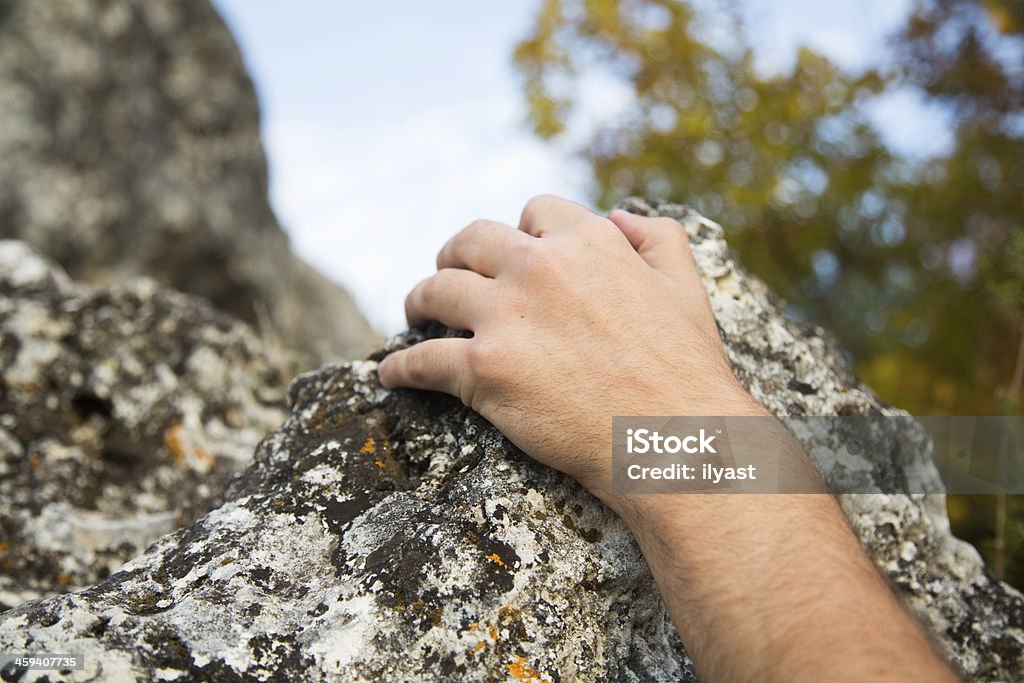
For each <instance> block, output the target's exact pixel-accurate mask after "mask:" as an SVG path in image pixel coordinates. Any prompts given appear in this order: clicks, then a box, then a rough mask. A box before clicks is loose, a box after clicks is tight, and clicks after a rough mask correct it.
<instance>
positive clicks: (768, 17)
mask: <svg viewBox="0 0 1024 683" xmlns="http://www.w3.org/2000/svg"><path fill="white" fill-rule="evenodd" d="M214 4H215V5H216V6H217V7H218V9H219V10H220V11H221V13H222V15H223V16H224V18H225V20H226V21H227V22H228V24H229V26H230V27H231V29H232V30H233V32H234V34H235V37H236V39H237V40H238V42H239V44H240V46H241V49H242V53H243V56H244V58H245V61H246V64H247V66H248V68H249V71H250V73H251V75H252V77H253V81H254V83H255V85H256V90H257V94H258V96H259V99H260V104H261V109H262V133H263V141H264V145H265V147H266V150H267V157H268V161H269V167H270V187H271V203H272V204H273V206H274V209H275V212H276V213H277V217H278V220H279V221H280V222H281V225H282V227H283V228H284V229H285V231H286V232H287V233H288V235H289V236H290V238H291V241H292V245H293V248H294V249H295V251H296V252H297V253H298V254H299V255H300V256H302V257H303V258H305V259H306V260H307V261H309V262H310V263H312V264H313V265H314V266H315V267H317V268H318V269H319V270H321V271H322V272H323V273H325V274H326V275H327V276H329V277H330V278H332V279H334V280H336V281H338V282H340V283H341V284H342V285H344V286H345V287H346V288H347V289H348V290H349V291H350V292H352V293H353V295H354V296H355V299H356V302H357V303H358V305H359V306H360V308H361V310H362V311H363V313H364V314H365V315H366V317H367V318H368V319H369V321H370V323H371V324H372V325H374V327H376V328H377V329H378V330H379V331H380V332H383V333H385V334H390V333H393V332H397V331H399V330H401V329H402V328H404V327H405V320H404V307H403V301H404V299H405V295H406V293H407V292H408V291H409V289H411V288H412V287H413V285H415V284H416V282H418V281H419V280H421V279H423V278H425V277H427V276H429V275H430V274H431V273H432V272H433V271H434V269H435V265H434V258H435V255H436V254H437V251H438V250H439V249H440V248H441V247H442V246H443V244H444V243H445V241H446V240H447V239H448V238H449V237H450V236H451V235H453V234H454V233H455V232H457V231H458V230H459V229H460V228H462V227H463V226H465V225H467V224H468V223H469V222H470V221H472V220H473V219H475V218H488V219H492V220H499V221H502V222H505V223H510V224H512V225H515V224H516V223H517V222H518V217H519V211H520V210H521V208H522V206H523V204H524V203H525V202H526V201H527V200H528V199H529V198H530V197H532V196H534V195H536V194H541V193H554V194H559V195H562V196H565V197H568V198H570V199H574V200H576V201H581V202H583V203H586V199H587V196H588V193H587V175H586V172H585V169H583V168H581V167H580V166H579V165H578V164H575V163H574V162H573V161H572V159H571V155H570V154H569V150H568V149H567V146H566V143H558V144H552V143H550V142H548V143H545V142H541V141H539V140H537V139H536V138H535V137H533V136H532V134H531V133H530V131H529V129H528V128H527V127H526V125H525V116H526V112H525V107H524V103H523V98H522V94H521V91H520V83H519V80H518V78H517V76H516V73H515V71H514V69H513V65H512V62H511V55H512V50H513V48H514V46H515V44H516V42H517V41H518V40H520V39H521V38H522V37H524V36H526V35H527V34H528V32H529V29H530V26H531V23H532V18H533V13H534V11H535V9H536V5H537V2H536V0H531V1H525V0H524V1H516V2H480V1H479V0H476V1H475V2H470V1H469V0H440V1H438V2H433V3H423V2H411V1H409V0H396V1H394V2H388V3H373V2H353V1H351V0H343V1H338V0H290V1H289V2H280V1H279V0H214ZM909 4H910V0H859V1H858V0H831V1H830V2H821V1H820V0H748V1H747V2H746V3H745V7H746V12H747V14H748V17H749V19H750V21H751V25H752V26H755V27H756V29H757V30H756V32H755V33H754V39H755V44H756V46H757V48H758V50H759V54H760V56H761V57H760V58H761V66H762V68H765V69H768V70H772V69H779V68H785V66H786V65H787V64H789V63H791V61H792V59H793V57H794V55H795V53H796V49H797V47H798V46H799V45H800V44H802V43H805V44H808V45H810V46H812V47H814V48H816V49H819V50H821V51H823V52H825V53H826V54H828V55H829V56H830V57H832V58H833V59H835V60H837V61H838V62H840V63H841V64H843V65H847V66H851V67H857V66H862V65H864V64H866V63H867V62H868V60H869V58H870V56H871V55H874V54H878V51H879V50H881V49H882V40H883V39H884V37H885V35H886V34H887V33H889V32H890V31H892V30H893V29H894V28H896V27H897V26H898V25H899V24H900V22H901V20H902V19H903V18H904V16H905V15H906V12H907V11H908V8H909ZM585 90H586V92H585V94H584V95H585V96H584V98H583V101H584V106H585V107H586V108H587V109H588V110H589V113H590V114H591V115H593V116H594V117H595V118H597V119H600V118H601V117H613V116H614V114H615V112H616V111H617V107H618V106H619V103H620V102H622V101H623V100H624V98H623V97H622V93H621V91H619V90H618V89H617V87H616V85H615V84H614V83H610V82H606V81H601V80H593V81H589V82H588V83H587V86H586V89H585ZM875 115H876V119H877V120H878V121H879V123H880V125H881V126H882V129H883V132H884V133H885V134H886V136H887V138H888V139H889V141H890V142H891V143H892V144H893V145H894V146H896V147H897V148H900V149H902V150H904V151H907V152H908V153H922V154H927V153H934V152H936V151H940V150H941V148H942V145H943V144H945V142H944V139H943V136H942V126H941V121H940V120H939V119H940V116H939V115H938V114H936V113H935V112H929V111H926V110H924V109H923V108H922V105H921V104H920V103H919V102H918V101H917V100H916V98H915V97H914V96H913V95H912V94H910V93H899V94H896V95H894V96H891V97H889V98H887V100H885V101H883V102H880V103H879V104H878V105H877V106H876V111H875Z"/></svg>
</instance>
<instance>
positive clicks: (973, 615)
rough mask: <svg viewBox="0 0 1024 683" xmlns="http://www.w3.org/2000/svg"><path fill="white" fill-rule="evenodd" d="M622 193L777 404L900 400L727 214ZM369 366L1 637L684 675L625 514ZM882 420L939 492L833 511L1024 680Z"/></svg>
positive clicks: (924, 615)
mask: <svg viewBox="0 0 1024 683" xmlns="http://www.w3.org/2000/svg"><path fill="white" fill-rule="evenodd" d="M627 208H629V209H630V210H633V211H637V212H640V213H651V214H653V213H659V214H662V215H669V216H672V217H675V218H677V219H679V220H680V221H681V222H682V223H683V224H684V225H685V227H686V229H687V231H688V232H689V234H690V236H691V240H692V244H693V248H694V253H695V257H696V260H697V264H698V267H699V269H700V271H701V274H702V276H703V278H704V282H705V284H706V286H707V289H708V292H709V294H710V296H711V301H712V305H713V308H714V311H715V314H716V317H717V320H718V323H719V326H720V330H721V334H722V337H723V339H724V341H725V344H726V347H727V349H728V352H729V356H730V359H731V361H732V364H733V368H734V370H735V372H736V374H737V376H738V377H739V379H740V380H741V381H742V382H743V383H744V384H745V385H746V386H747V387H748V388H749V389H750V391H751V392H752V393H753V395H754V396H755V397H756V398H758V399H759V400H760V401H762V402H763V403H764V404H765V405H766V406H768V407H769V408H770V409H771V410H772V411H774V412H776V413H777V414H795V415H800V414H807V415H834V414H850V415H878V414H891V415H898V414H902V413H900V412H899V411H897V410H894V409H893V408H891V407H889V406H887V405H885V404H884V403H883V402H882V401H880V400H879V399H878V398H877V397H875V396H874V395H873V394H872V393H871V391H870V390H869V389H867V388H866V387H864V386H862V385H861V384H860V383H859V381H858V380H857V379H856V378H855V377H854V376H853V374H852V373H851V371H850V369H849V367H848V365H847V363H846V361H845V360H844V358H843V355H842V354H841V352H840V351H839V349H838V348H837V346H836V345H835V344H834V343H833V342H832V341H830V340H829V338H828V337H827V335H825V334H824V333H823V332H822V331H821V330H820V329H816V328H812V327H808V326H806V325H803V324H798V323H795V322H792V321H790V320H787V319H786V318H785V317H784V315H783V307H782V306H781V305H780V303H779V302H777V301H776V300H775V299H774V298H773V297H772V296H771V294H770V293H769V292H768V291H767V290H766V288H765V287H764V286H763V285H762V284H761V283H760V282H758V281H757V280H755V279H753V278H751V277H750V276H749V275H747V274H746V273H745V272H744V271H743V269H742V268H741V267H740V266H739V265H738V264H737V263H736V261H735V260H734V258H733V256H732V255H731V254H730V252H729V250H728V248H727V246H726V244H725V240H724V235H723V232H722V229H721V228H720V227H719V226H717V225H716V224H714V223H711V222H710V221H708V220H706V219H704V218H702V217H700V216H698V215H696V214H695V213H692V212H691V211H689V210H687V209H685V208H683V207H679V206H674V205H649V204H646V203H643V202H639V201H631V202H628V203H627ZM418 338H420V337H419V336H418V335H417V334H407V335H404V336H402V337H401V338H399V339H396V340H393V342H392V343H391V347H392V348H393V347H395V346H398V345H402V344H408V343H412V342H415V341H416V340H417V339H418ZM375 368H376V363H375V361H374V360H367V361H362V362H356V363H351V364H346V365H334V366H327V367H324V368H322V369H321V370H319V371H317V372H313V373H309V374H306V375H303V376H301V377H299V378H298V379H297V380H295V381H294V382H293V384H292V386H291V389H290V404H291V410H290V413H289V415H288V417H287V419H286V420H285V422H284V424H283V425H282V426H281V427H280V428H279V429H277V430H276V431H275V432H273V433H272V434H270V435H269V436H268V437H267V438H265V439H264V440H263V441H262V443H261V444H260V446H259V447H258V448H257V449H256V455H255V460H254V462H253V463H252V464H251V465H250V466H249V467H248V468H247V469H246V470H245V471H244V472H243V473H242V474H241V475H240V476H239V477H237V478H236V479H234V480H233V481H232V482H231V483H230V484H229V485H228V487H227V489H226V491H225V492H224V495H223V500H224V501H225V502H224V503H223V504H222V505H221V506H220V507H218V508H216V509H215V510H213V511H211V512H209V513H208V514H206V515H205V516H204V517H202V518H200V519H199V520H198V521H196V522H194V523H193V524H191V525H190V526H187V527H185V528H182V529H179V530H177V531H174V532H173V533H170V534H167V535H165V536H164V537H162V538H161V539H160V540H158V541H157V542H156V543H154V544H153V545H152V546H150V547H149V549H148V550H146V552H145V553H144V554H142V555H140V556H139V557H137V558H135V559H134V560H132V561H131V562H129V563H128V564H126V565H125V566H124V567H122V568H121V570H120V571H118V572H117V573H115V574H113V575H112V576H110V577H109V578H107V579H105V580H103V581H101V582H100V583H98V584H96V585H95V586H93V587H91V588H88V589H86V590H83V591H81V592H78V593H75V594H64V595H57V596H53V597H49V598H46V599H42V600H34V601H30V602H27V603H24V604H21V605H19V606H17V607H15V608H14V609H12V610H10V611H8V612H6V613H3V614H0V651H12V652H13V651H25V652H29V651H49V652H76V653H82V654H84V655H85V657H86V661H87V664H86V668H85V669H84V670H82V671H78V672H75V673H74V674H73V675H74V676H78V677H80V678H82V679H83V680H85V679H90V678H91V677H95V676H97V675H100V676H102V677H103V678H104V679H105V680H131V679H146V680H167V681H170V680H193V679H205V680H209V679H213V680H251V681H259V680H290V679H306V680H314V681H315V680H367V681H376V680H406V681H415V680H436V679H437V678H439V677H442V678H451V679H454V680H505V679H511V680H515V679H519V680H549V681H560V680H562V681H568V680H582V681H663V680H694V679H695V674H694V672H693V668H692V663H691V662H690V660H689V659H688V657H687V655H686V652H685V648H684V646H683V644H682V643H680V642H679V640H678V639H677V637H676V635H675V631H674V629H673V627H672V624H671V622H670V621H669V618H668V616H667V614H666V613H665V610H664V607H663V605H662V603H661V600H660V598H659V596H658V592H657V589H656V587H655V585H654V583H653V582H652V580H651V577H650V575H649V573H648V570H647V567H646V565H645V564H644V562H643V559H642V557H641V556H640V553H639V551H638V549H637V547H636V545H635V543H634V542H633V540H632V538H631V537H630V535H629V533H628V532H627V530H626V528H625V526H624V525H623V524H622V523H621V522H620V521H619V520H618V519H617V518H616V517H615V516H614V515H613V514H612V513H610V512H609V511H608V510H607V509H606V508H605V507H603V506H602V505H601V504H600V503H599V502H598V501H596V500H595V499H593V498H592V497H590V496H589V494H587V493H586V492H584V491H583V490H581V489H580V488H579V487H578V486H577V485H575V484H574V482H572V481H571V480H569V479H567V478H566V477H564V476H562V475H560V474H558V473H557V472H554V471H552V470H549V469H547V468H545V467H543V466H540V465H538V464H536V463H534V462H533V461H532V460H530V459H529V458H528V457H526V456H525V455H523V454H522V453H521V452H519V451H518V450H516V449H515V448H514V447H513V446H512V445H511V444H509V442H508V441H506V440H505V439H504V438H503V437H502V436H501V434H500V433H498V432H497V431H496V430H495V429H493V428H492V427H491V426H490V425H489V424H488V423H487V422H485V421H484V420H483V419H482V418H480V417H479V416H477V415H476V414H474V413H473V412H472V411H469V410H467V409H466V408H464V407H462V406H461V405H460V404H459V403H458V402H457V401H455V400H453V399H451V398H449V397H445V396H440V395H435V394H427V393H417V392H409V391H397V392H387V391H384V390H383V389H382V388H381V387H380V385H379V384H378V382H377V379H376V373H375ZM892 424H893V425H899V426H898V427H893V429H897V428H898V429H899V431H898V432H894V433H888V434H880V435H878V439H877V440H876V441H874V442H871V443H867V444H864V449H863V452H862V454H861V456H860V457H861V458H863V459H864V460H865V461H868V462H873V463H881V462H886V461H887V460H888V458H889V456H890V452H891V449H892V443H893V442H895V441H899V442H901V443H903V444H908V443H909V444H918V446H919V447H918V448H917V449H916V450H915V451H914V453H915V455H914V457H913V460H914V462H898V463H895V464H894V465H893V466H895V467H906V468H908V471H909V469H910V468H912V469H913V471H914V472H915V475H914V476H916V477H922V476H924V477H926V478H927V477H933V480H932V481H930V482H925V485H926V486H925V490H934V491H935V493H929V494H920V495H899V494H891V493H884V492H881V491H880V492H878V493H875V494H862V495H851V496H844V497H843V498H842V500H841V502H842V505H843V509H844V510H845V512H846V513H847V515H848V516H849V518H850V521H851V523H852V526H853V527H854V529H855V530H856V531H857V533H858V534H859V535H860V538H861V540H862V541H863V543H864V545H865V547H867V549H868V551H869V552H870V554H871V555H872V556H873V557H874V559H875V561H876V563H877V564H878V566H879V568H880V570H881V571H882V572H883V573H884V574H885V575H886V576H888V577H889V579H890V580H891V582H892V584H893V585H894V587H895V589H896V591H897V592H898V593H899V595H900V596H901V597H902V598H903V599H904V600H905V602H906V603H907V605H908V606H909V607H910V608H911V609H912V610H913V611H914V612H915V613H916V614H917V615H918V616H919V618H920V619H921V621H922V623H923V624H924V625H925V626H926V628H927V629H929V630H930V632H931V633H932V634H933V635H934V637H935V639H936V642H937V643H938V644H939V646H940V647H941V648H942V649H943V650H944V651H945V652H946V653H947V654H948V655H949V656H950V657H951V658H952V659H953V660H954V661H955V662H956V663H957V664H958V665H959V666H960V667H961V668H962V669H963V670H964V671H965V672H966V673H967V674H968V675H969V676H971V677H972V678H975V679H978V680H1020V678H1021V677H1022V676H1024V600H1022V597H1021V595H1020V594H1019V593H1017V592H1016V591H1015V590H1013V589H1012V588H1009V587H1007V586H1005V585H1004V584H1002V583H1000V582H999V581H997V580H996V579H995V578H994V577H993V575H992V574H991V572H990V571H989V570H988V569H987V568H986V567H985V566H984V564H983V563H982V561H981V559H980V557H979V556H978V554H977V552H975V550H974V549H973V548H971V547H970V546H968V545H967V544H964V543H962V542H960V541H958V540H956V539H955V538H954V537H953V536H952V535H951V533H950V530H949V524H948V520H947V518H946V515H945V505H944V497H943V495H942V493H941V484H940V482H939V481H938V479H937V477H935V475H934V469H933V468H929V467H928V466H927V465H928V462H929V460H930V458H931V455H930V449H931V446H930V444H929V442H928V441H927V438H926V437H925V436H924V434H923V432H922V431H921V430H920V429H919V428H918V427H916V426H915V425H914V424H913V423H910V422H906V421H900V422H897V421H894V422H893V423H892ZM801 436H802V440H803V442H804V446H805V447H806V448H807V450H808V452H809V453H810V454H811V455H812V457H816V458H818V464H819V466H820V468H821V469H822V471H823V474H824V475H825V476H826V478H829V479H834V478H836V477H844V476H846V475H847V474H848V472H847V470H850V469H857V468H858V467H859V466H860V465H861V464H864V463H858V462H855V461H850V460H845V461H843V462H835V461H827V460H825V459H823V457H822V456H821V454H822V453H824V452H825V449H822V448H821V446H822V439H825V438H827V436H823V435H816V434H803V435H801ZM22 457H24V456H22ZM922 472H923V473H924V474H922ZM929 473H930V474H929Z"/></svg>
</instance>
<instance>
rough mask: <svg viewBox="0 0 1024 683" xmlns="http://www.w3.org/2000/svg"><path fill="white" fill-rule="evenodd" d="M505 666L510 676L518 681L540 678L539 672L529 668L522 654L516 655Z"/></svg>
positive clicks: (537, 679)
mask: <svg viewBox="0 0 1024 683" xmlns="http://www.w3.org/2000/svg"><path fill="white" fill-rule="evenodd" d="M506 666H507V667H508V672H509V673H510V674H512V678H514V679H516V680H518V681H539V680H541V675H540V673H538V672H537V671H535V670H534V669H533V668H531V667H530V665H529V664H527V663H526V659H525V658H524V657H522V656H519V657H516V660H515V661H514V662H509V663H508V664H506Z"/></svg>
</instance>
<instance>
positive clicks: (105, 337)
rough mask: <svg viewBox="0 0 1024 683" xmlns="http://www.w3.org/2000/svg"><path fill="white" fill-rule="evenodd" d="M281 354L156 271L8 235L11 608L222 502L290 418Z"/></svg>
mask: <svg viewBox="0 0 1024 683" xmlns="http://www.w3.org/2000/svg"><path fill="white" fill-rule="evenodd" d="M281 363H282V361H281V359H279V358H277V357H276V356H275V355H274V354H273V353H272V352H270V351H269V350H268V349H267V348H266V347H265V346H264V345H263V344H262V343H261V342H260V341H259V340H258V339H257V338H256V337H255V336H254V335H253V333H252V332H251V331H250V330H249V329H248V328H247V327H246V326H245V325H243V324H242V323H239V322H236V321H235V320H233V319H232V318H230V317H229V316H227V315H225V314H223V313H220V312H218V311H216V310H214V309H212V308H211V307H210V305H209V304H207V303H205V302H202V301H199V300H196V299H194V298H192V297H187V296H183V295H181V294H177V293H173V292H168V291H165V290H159V289H157V288H156V287H155V285H154V284H153V282H152V281H135V282H129V283H127V284H125V285H123V286H119V287H115V288H112V289H108V290H94V289H91V288H89V287H85V286H82V285H76V284H73V283H72V282H71V281H70V280H69V279H68V277H67V275H65V274H64V272H63V271H61V270H60V269H59V268H58V267H57V266H55V265H54V264H52V263H50V262H47V261H46V260H44V259H43V258H41V257H40V256H39V255H38V254H36V253H35V252H33V251H32V250H31V249H30V248H29V247H28V246H26V245H25V244H24V243H22V242H15V241H9V240H0V530H2V534H0V609H6V608H8V607H10V606H12V605H15V604H18V603H20V602H23V601H24V600H26V599H29V598H35V597H40V596H43V595H49V594H52V593H56V592H62V591H66V590H71V589H74V588H82V587H85V586H89V585H91V584H94V583H96V582H97V581H100V580H102V579H105V578H107V577H108V576H109V575H110V574H111V573H112V572H113V571H115V570H116V569H117V568H118V567H120V566H121V565H122V564H123V563H124V562H126V561H127V560H129V559H131V558H132V557H135V556H136V555H138V554H139V553H141V552H142V551H143V550H144V549H145V548H146V546H148V545H149V544H150V543H152V542H153V541H155V540H156V539H158V538H160V537H161V536H163V535H164V534H166V533H167V532H169V531H173V530H174V529H176V528H177V527H179V526H181V525H182V524H185V523H188V522H192V521H194V520H195V519H196V518H197V517H199V516H200V515H202V514H204V513H206V512H208V511H209V510H210V509H211V508H212V507H214V506H215V505H216V504H217V503H219V500H218V497H219V495H220V494H221V492H222V491H223V488H224V485H225V484H226V482H227V479H228V477H229V476H230V475H231V474H232V473H234V472H237V471H239V470H241V469H242V468H244V467H245V466H246V465H248V464H249V463H250V462H251V460H252V452H253V450H254V448H255V446H256V444H257V443H258V442H259V440H260V439H261V438H263V437H264V436H265V435H266V434H267V432H269V431H270V430H272V429H273V428H275V427H277V426H278V425H279V424H280V423H281V421H282V420H283V418H284V410H283V408H284V398H285V391H284V382H283V378H282V376H281V375H280V372H279V368H280V366H281Z"/></svg>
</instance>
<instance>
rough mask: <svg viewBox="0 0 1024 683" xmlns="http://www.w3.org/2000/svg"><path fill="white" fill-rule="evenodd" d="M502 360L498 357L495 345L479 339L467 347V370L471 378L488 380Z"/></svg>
mask: <svg viewBox="0 0 1024 683" xmlns="http://www.w3.org/2000/svg"><path fill="white" fill-rule="evenodd" d="M500 361H501V359H500V358H498V357H497V353H496V351H495V348H494V345H493V344H492V343H491V342H489V341H486V340H484V339H480V338H478V337H476V338H474V339H473V340H471V341H470V343H469V346H467V347H466V368H467V369H468V370H469V374H470V376H471V377H476V378H487V377H491V376H493V374H494V369H495V367H496V366H498V365H500Z"/></svg>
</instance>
